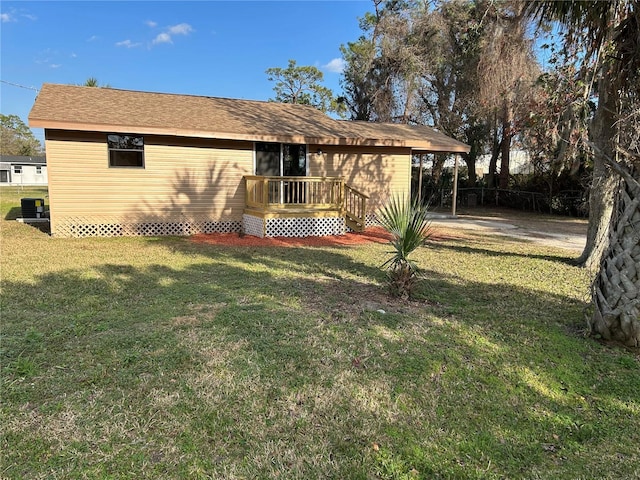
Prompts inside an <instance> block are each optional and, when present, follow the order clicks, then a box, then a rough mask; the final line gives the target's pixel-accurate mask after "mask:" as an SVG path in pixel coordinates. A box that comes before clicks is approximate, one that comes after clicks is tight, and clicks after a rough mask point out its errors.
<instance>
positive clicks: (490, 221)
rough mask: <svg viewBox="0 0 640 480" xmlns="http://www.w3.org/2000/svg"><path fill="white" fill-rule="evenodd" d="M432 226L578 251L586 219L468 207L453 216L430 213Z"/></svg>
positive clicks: (583, 235)
mask: <svg viewBox="0 0 640 480" xmlns="http://www.w3.org/2000/svg"><path fill="white" fill-rule="evenodd" d="M432 218H433V220H432V225H433V226H434V227H438V226H442V227H446V228H451V229H457V228H459V229H463V230H482V231H485V232H487V233H491V234H494V235H504V236H508V237H513V238H519V239H522V240H525V241H530V242H535V243H540V244H543V245H548V246H552V247H559V248H566V249H569V250H574V251H582V250H583V249H584V246H585V243H586V239H587V226H588V220H586V219H582V218H573V217H562V216H558V215H544V214H538V213H530V212H520V211H518V210H506V209H499V210H494V209H469V210H462V211H459V212H458V215H456V217H453V216H452V215H450V214H447V213H444V212H438V211H435V212H434V213H433V214H432Z"/></svg>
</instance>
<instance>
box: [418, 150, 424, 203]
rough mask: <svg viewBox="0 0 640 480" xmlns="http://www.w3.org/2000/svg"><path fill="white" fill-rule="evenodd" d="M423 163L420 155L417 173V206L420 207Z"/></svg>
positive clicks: (422, 157)
mask: <svg viewBox="0 0 640 480" xmlns="http://www.w3.org/2000/svg"><path fill="white" fill-rule="evenodd" d="M423 163H424V154H423V153H421V154H420V167H419V171H418V205H422V166H423Z"/></svg>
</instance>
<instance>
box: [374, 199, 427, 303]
mask: <svg viewBox="0 0 640 480" xmlns="http://www.w3.org/2000/svg"><path fill="white" fill-rule="evenodd" d="M377 218H378V222H379V223H380V225H381V226H382V227H383V228H384V229H385V230H386V231H387V232H389V233H390V234H391V237H392V238H391V241H390V244H391V245H392V247H393V250H392V251H391V252H389V253H390V254H391V257H389V259H388V260H387V261H386V262H384V263H383V264H382V268H386V269H387V275H388V280H389V289H390V291H391V294H392V295H394V296H397V297H401V298H404V299H407V298H409V297H410V296H411V293H412V290H413V288H414V286H415V283H416V281H417V280H418V279H419V277H420V276H421V271H420V268H419V267H418V265H417V264H416V263H415V262H414V261H413V260H411V259H410V258H409V255H411V253H412V252H413V251H415V250H416V249H417V248H418V247H420V246H422V245H424V242H425V241H426V240H427V238H429V235H430V233H431V228H430V224H431V222H430V220H429V218H428V211H427V207H426V206H425V205H421V204H419V203H418V202H417V201H415V200H414V201H411V200H409V199H405V197H404V196H402V197H398V196H396V197H392V198H391V200H390V201H389V203H387V204H386V205H384V206H383V207H382V208H380V210H379V211H378V214H377Z"/></svg>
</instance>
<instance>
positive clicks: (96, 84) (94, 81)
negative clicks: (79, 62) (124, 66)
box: [81, 77, 111, 88]
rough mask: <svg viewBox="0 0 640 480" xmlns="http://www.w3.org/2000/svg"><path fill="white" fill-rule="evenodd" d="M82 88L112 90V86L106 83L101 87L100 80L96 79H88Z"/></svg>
mask: <svg viewBox="0 0 640 480" xmlns="http://www.w3.org/2000/svg"><path fill="white" fill-rule="evenodd" d="M81 86H82V87H97V88H111V85H109V84H108V83H105V84H104V85H100V82H98V79H97V78H95V77H89V78H87V79H86V80H85V81H84V83H83V84H82V85H81Z"/></svg>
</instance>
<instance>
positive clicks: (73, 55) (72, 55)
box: [69, 52, 78, 58]
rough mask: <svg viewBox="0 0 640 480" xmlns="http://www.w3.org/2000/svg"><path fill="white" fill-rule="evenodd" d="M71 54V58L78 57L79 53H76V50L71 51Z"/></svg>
mask: <svg viewBox="0 0 640 480" xmlns="http://www.w3.org/2000/svg"><path fill="white" fill-rule="evenodd" d="M69 56H70V57H71V58H77V57H78V55H76V53H75V52H71V55H69Z"/></svg>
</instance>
